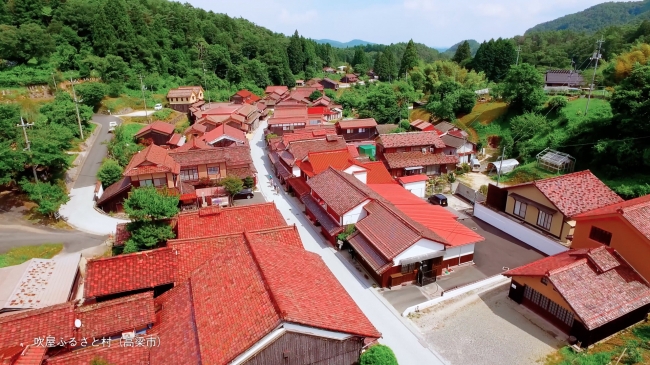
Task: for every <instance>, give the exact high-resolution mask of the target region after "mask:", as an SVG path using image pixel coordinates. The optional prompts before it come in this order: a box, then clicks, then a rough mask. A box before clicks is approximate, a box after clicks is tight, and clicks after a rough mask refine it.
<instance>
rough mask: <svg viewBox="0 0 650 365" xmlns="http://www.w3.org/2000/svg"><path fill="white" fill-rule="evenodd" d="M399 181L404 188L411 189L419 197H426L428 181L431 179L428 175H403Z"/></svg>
mask: <svg viewBox="0 0 650 365" xmlns="http://www.w3.org/2000/svg"><path fill="white" fill-rule="evenodd" d="M397 181H398V182H399V183H400V185H402V186H403V187H404V189H406V190H408V191H410V192H411V193H413V194H414V195H415V196H417V197H418V198H422V199H424V198H426V193H427V181H429V177H428V176H427V175H410V176H402V177H400V178H398V179H397Z"/></svg>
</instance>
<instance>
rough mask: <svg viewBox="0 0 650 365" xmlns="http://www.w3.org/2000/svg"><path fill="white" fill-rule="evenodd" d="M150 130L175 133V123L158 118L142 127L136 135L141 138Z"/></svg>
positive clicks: (169, 133) (168, 133)
mask: <svg viewBox="0 0 650 365" xmlns="http://www.w3.org/2000/svg"><path fill="white" fill-rule="evenodd" d="M149 131H156V132H160V133H162V134H167V135H169V136H171V135H172V134H173V133H174V125H173V124H169V123H165V122H161V121H159V120H157V121H155V122H153V123H151V124H147V125H146V126H144V127H142V129H140V130H139V131H138V133H136V134H135V137H136V138H140V137H142V136H143V135H145V134H146V133H148V132H149Z"/></svg>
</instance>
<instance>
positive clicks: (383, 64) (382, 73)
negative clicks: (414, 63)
mask: <svg viewBox="0 0 650 365" xmlns="http://www.w3.org/2000/svg"><path fill="white" fill-rule="evenodd" d="M374 71H375V73H376V74H377V76H379V79H380V80H381V81H392V80H395V78H396V77H397V71H398V69H397V62H396V61H395V55H394V54H393V52H392V51H391V50H390V48H386V49H385V50H384V51H383V52H382V53H381V55H379V56H378V57H377V59H376V61H375V65H374Z"/></svg>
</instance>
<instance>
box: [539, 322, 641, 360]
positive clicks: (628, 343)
mask: <svg viewBox="0 0 650 365" xmlns="http://www.w3.org/2000/svg"><path fill="white" fill-rule="evenodd" d="M648 341H650V325H649V324H646V323H642V324H639V325H636V326H634V327H632V328H630V329H627V330H625V331H623V332H621V333H619V334H618V335H616V336H614V337H612V338H610V339H609V340H606V341H604V342H601V343H599V344H597V345H595V346H594V347H593V348H591V349H589V350H586V351H583V352H581V353H576V352H574V351H573V350H572V349H571V348H569V347H563V348H561V349H560V350H559V351H558V352H556V353H554V354H552V355H549V356H548V357H547V358H546V362H545V365H607V364H615V363H616V361H617V360H618V359H619V357H620V356H621V354H623V351H624V350H625V354H623V357H622V358H621V359H620V362H619V364H621V365H623V364H649V363H650V346H649V345H648ZM626 349H627V350H626Z"/></svg>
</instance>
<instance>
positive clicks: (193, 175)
mask: <svg viewBox="0 0 650 365" xmlns="http://www.w3.org/2000/svg"><path fill="white" fill-rule="evenodd" d="M198 179H199V170H198V169H197V168H196V167H192V168H189V169H183V170H181V181H186V180H198Z"/></svg>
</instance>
